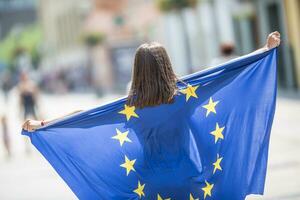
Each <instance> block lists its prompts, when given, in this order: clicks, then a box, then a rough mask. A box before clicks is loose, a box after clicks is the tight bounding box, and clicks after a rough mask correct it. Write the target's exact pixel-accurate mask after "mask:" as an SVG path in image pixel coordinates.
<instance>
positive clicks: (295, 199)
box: [0, 91, 300, 200]
mask: <svg viewBox="0 0 300 200" xmlns="http://www.w3.org/2000/svg"><path fill="white" fill-rule="evenodd" d="M116 97H118V96H116V95H113V96H108V97H105V98H101V99H100V98H96V96H94V95H91V94H68V95H45V94H43V95H42V96H41V105H44V107H43V108H42V114H43V115H44V116H45V117H47V118H49V117H50V118H51V117H56V116H60V115H61V114H65V113H69V112H72V111H73V110H78V109H88V108H92V107H95V106H97V105H100V104H102V103H105V102H108V101H110V100H112V99H114V98H116ZM297 98H299V97H297ZM1 100H2V99H1ZM8 102H9V104H8V105H4V102H3V100H2V101H1V108H5V111H6V113H8V114H10V115H9V116H7V117H8V123H9V134H10V138H11V141H12V144H11V145H12V150H13V152H12V153H13V157H12V158H11V159H10V160H7V158H6V157H5V153H4V149H3V145H1V146H0V155H1V156H0V177H1V182H0V199H1V200H2V199H3V200H33V199H43V200H53V199H64V200H71V199H76V197H75V196H74V195H73V194H72V192H71V191H70V189H69V188H68V187H67V186H66V184H65V183H64V182H63V181H62V179H61V178H60V177H59V176H58V175H57V174H56V172H55V171H54V170H53V169H52V167H51V166H50V165H49V164H48V162H47V161H46V160H45V159H44V158H43V157H42V156H41V155H40V154H39V153H38V152H37V151H36V150H35V149H34V148H33V147H32V149H31V150H32V151H31V154H30V155H26V154H25V146H24V140H25V139H26V138H25V137H24V136H21V135H20V123H21V120H20V116H16V115H14V114H16V113H18V112H17V109H18V99H17V98H15V94H14V91H12V92H11V94H10V95H9V101H8ZM61 102H63V104H62V103H61ZM299 113H300V101H299V99H294V97H288V95H280V96H279V98H278V102H277V110H276V114H275V120H274V126H273V129H272V137H271V143H270V157H269V167H268V174H267V181H266V189H265V196H264V197H249V198H248V200H255V199H263V200H299V199H300V157H299V154H300V146H299V144H300V127H299V121H300V115H299ZM33 189H34V191H38V193H36V192H33ZM41 194H43V195H42V196H41Z"/></svg>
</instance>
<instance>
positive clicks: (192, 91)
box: [180, 84, 199, 101]
mask: <svg viewBox="0 0 300 200" xmlns="http://www.w3.org/2000/svg"><path fill="white" fill-rule="evenodd" d="M198 87H199V85H197V86H191V85H190V84H188V86H187V87H186V88H185V89H182V90H180V92H181V93H183V94H185V95H186V96H185V100H186V101H188V100H189V98H190V97H195V98H198V96H197V93H196V90H197V89H198Z"/></svg>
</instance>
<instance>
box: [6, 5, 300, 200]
mask: <svg viewBox="0 0 300 200" xmlns="http://www.w3.org/2000/svg"><path fill="white" fill-rule="evenodd" d="M275 30H278V31H280V32H281V38H282V44H281V46H280V48H279V59H278V93H279V95H278V101H277V110H276V114H275V120H274V126H273V129H272V137H271V143H270V157H269V166H268V174H267V182H266V189H265V195H264V196H263V197H260V196H250V197H249V198H247V199H249V200H254V199H264V200H285V199H286V200H300V156H299V154H300V127H299V125H298V124H299V122H300V92H299V88H300V0H0V86H1V90H0V91H1V92H0V119H1V120H0V200H36V199H43V200H44V199H45V200H53V199H64V200H71V199H76V197H75V196H74V195H73V194H72V192H71V191H70V190H69V189H68V187H67V186H66V185H65V184H64V183H63V181H62V180H61V178H60V177H58V175H57V174H56V173H55V172H54V170H53V169H52V168H51V167H50V165H49V164H48V163H47V162H46V161H45V160H44V158H42V156H41V155H40V154H39V153H38V152H37V151H36V150H35V149H34V148H33V147H32V146H31V145H30V142H29V141H28V138H25V137H24V136H21V135H20V132H21V124H22V121H24V119H25V118H37V119H46V118H52V117H57V116H60V115H62V114H66V113H69V112H72V111H74V110H79V109H89V108H92V107H95V106H99V105H100V104H104V103H106V102H108V101H111V100H113V99H115V98H117V97H121V96H123V95H125V94H126V90H127V88H128V83H129V81H130V75H131V67H132V64H133V57H134V53H135V49H136V48H137V47H138V46H139V45H140V44H142V43H144V42H150V41H158V42H160V43H162V44H163V45H164V46H165V47H166V49H167V51H168V53H169V55H170V57H171V61H172V63H173V67H174V69H175V71H176V73H177V74H178V76H183V75H186V74H189V73H192V72H196V71H200V70H202V69H205V68H207V67H211V66H215V65H218V64H220V63H223V62H225V61H227V60H230V59H232V58H235V57H237V56H241V55H244V54H247V53H250V52H251V51H254V50H255V49H257V48H259V47H262V46H263V45H264V44H265V41H266V37H267V35H268V34H269V33H270V32H272V31H275ZM258 89H259V88H258Z"/></svg>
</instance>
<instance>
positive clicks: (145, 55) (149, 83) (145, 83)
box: [22, 31, 280, 131]
mask: <svg viewBox="0 0 300 200" xmlns="http://www.w3.org/2000/svg"><path fill="white" fill-rule="evenodd" d="M279 44H280V33H279V32H277V31H276V32H273V33H271V34H269V35H268V38H267V41H266V45H265V46H264V47H263V48H261V49H258V50H256V51H255V52H253V53H251V54H255V53H261V52H264V51H267V50H269V49H272V48H274V47H277V46H278V45H279ZM177 81H179V79H178V78H177V77H176V75H175V73H174V71H173V69H172V65H171V62H170V59H169V56H168V54H167V52H166V50H165V48H164V47H163V46H162V45H161V44H159V43H156V42H154V43H150V44H148V43H146V44H142V45H141V46H140V47H139V48H138V49H137V51H136V54H135V59H134V68H133V74H132V84H131V88H130V91H129V95H128V98H127V101H128V102H127V103H128V104H129V105H134V106H135V107H138V108H143V107H146V106H155V105H160V104H167V103H172V99H173V96H174V95H175V94H176V93H177V86H176V83H177ZM76 112H79V111H75V112H73V113H71V114H74V113H76ZM69 115H70V114H69ZM64 117H66V116H63V117H59V118H56V119H52V120H29V119H28V120H26V121H25V122H24V123H23V126H22V128H23V129H24V130H27V131H34V130H36V129H38V128H40V127H42V126H44V125H46V124H49V123H51V122H53V121H56V120H60V119H62V118H64Z"/></svg>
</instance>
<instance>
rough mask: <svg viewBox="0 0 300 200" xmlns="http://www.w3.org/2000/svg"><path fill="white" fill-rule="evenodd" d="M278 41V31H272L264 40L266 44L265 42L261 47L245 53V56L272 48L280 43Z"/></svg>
mask: <svg viewBox="0 0 300 200" xmlns="http://www.w3.org/2000/svg"><path fill="white" fill-rule="evenodd" d="M280 41H281V40H280V33H279V32H278V31H275V32H272V33H270V34H269V35H268V38H267V41H266V44H265V46H264V47H262V48H260V49H257V50H256V51H254V52H252V53H250V54H247V55H246V56H249V55H254V54H258V53H263V52H265V51H268V50H270V49H273V48H275V47H277V46H279V45H280Z"/></svg>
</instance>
